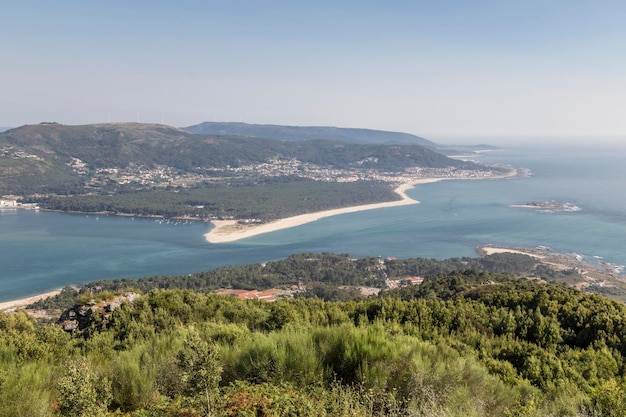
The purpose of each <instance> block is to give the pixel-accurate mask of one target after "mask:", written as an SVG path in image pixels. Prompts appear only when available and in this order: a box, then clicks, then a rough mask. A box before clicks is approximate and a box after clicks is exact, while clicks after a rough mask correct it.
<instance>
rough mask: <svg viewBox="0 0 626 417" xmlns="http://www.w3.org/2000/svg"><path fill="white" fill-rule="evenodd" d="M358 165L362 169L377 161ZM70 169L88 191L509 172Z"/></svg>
mask: <svg viewBox="0 0 626 417" xmlns="http://www.w3.org/2000/svg"><path fill="white" fill-rule="evenodd" d="M370 159H372V158H368V159H367V160H363V161H359V162H358V164H359V165H363V164H366V163H368V162H370V163H371V162H374V163H375V162H376V161H375V158H373V159H374V160H370ZM68 165H69V166H70V167H71V168H72V170H73V171H74V172H76V173H77V174H79V175H81V176H86V177H87V178H86V181H85V188H87V189H98V188H102V187H105V186H108V185H110V184H111V182H113V183H116V184H118V185H130V186H142V187H143V186H153V187H163V188H164V187H172V186H180V187H189V186H192V185H194V184H198V183H201V182H214V183H217V182H220V181H224V180H233V179H239V180H254V179H259V178H276V177H294V178H303V179H309V180H313V181H325V182H357V181H381V182H387V183H392V184H403V183H409V182H413V181H416V180H421V179H424V178H438V179H487V178H496V177H500V176H502V175H503V173H506V172H508V171H510V168H504V167H499V166H487V165H481V167H482V169H472V170H470V169H459V168H455V167H446V168H425V167H411V168H406V169H404V171H402V172H390V171H384V170H379V169H374V168H350V169H340V168H333V167H328V166H321V165H316V164H312V163H306V162H302V161H300V160H298V159H296V158H289V159H282V158H272V159H270V160H268V161H266V162H264V163H260V164H252V165H244V166H240V167H231V166H226V167H225V168H200V167H198V169H197V172H196V173H188V172H179V171H178V170H176V169H175V168H173V167H169V166H162V165H156V166H154V167H147V166H143V165H136V164H133V163H130V164H129V165H128V166H127V167H125V168H98V169H90V168H89V166H88V164H86V163H85V162H83V161H81V160H80V159H78V158H72V160H71V162H69V163H68Z"/></svg>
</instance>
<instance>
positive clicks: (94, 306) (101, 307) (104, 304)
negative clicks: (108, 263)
mask: <svg viewBox="0 0 626 417" xmlns="http://www.w3.org/2000/svg"><path fill="white" fill-rule="evenodd" d="M138 296H139V294H137V293H134V292H126V293H124V294H121V295H119V296H117V297H115V298H113V299H110V300H105V301H101V302H95V301H94V300H92V301H90V302H89V303H87V304H86V305H84V304H76V305H75V306H74V307H72V308H70V309H67V310H65V311H64V312H63V313H62V314H61V317H60V318H59V321H58V323H59V325H60V326H61V327H62V328H63V330H65V331H66V332H69V333H76V332H83V333H85V334H86V331H87V330H88V329H90V328H91V327H92V326H94V327H95V328H98V329H100V328H103V327H106V326H107V325H108V324H109V321H110V319H111V313H113V312H114V311H115V310H117V309H118V308H120V307H121V306H122V304H124V303H132V302H133V300H134V299H135V298H137V297H138Z"/></svg>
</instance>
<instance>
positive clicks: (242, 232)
mask: <svg viewBox="0 0 626 417" xmlns="http://www.w3.org/2000/svg"><path fill="white" fill-rule="evenodd" d="M516 175H517V170H516V169H513V170H511V171H510V172H509V173H508V174H505V175H502V176H498V177H492V178H489V179H502V178H511V177H515V176H516ZM464 179H468V180H469V179H475V178H422V179H418V180H414V181H410V182H406V183H403V184H400V185H399V186H398V187H397V188H396V189H395V190H394V192H395V193H396V194H398V195H399V196H400V197H401V199H400V200H396V201H388V202H384V203H372V204H364V205H361V206H352V207H343V208H338V209H331V210H324V211H318V212H314V213H307V214H300V215H298V216H293V217H287V218H284V219H278V220H274V221H272V222H269V223H265V224H260V225H239V224H238V220H213V221H211V224H212V225H213V226H214V227H213V229H211V230H210V231H209V232H208V233H206V234H205V235H204V238H205V239H206V241H207V242H209V243H230V242H235V241H238V240H241V239H247V238H249V237H253V236H258V235H261V234H265V233H271V232H276V231H279V230H283V229H288V228H291V227H296V226H301V225H303V224H307V223H311V222H314V221H317V220H320V219H323V218H325V217H330V216H337V215H340V214H347V213H355V212H359V211H365V210H375V209H379V208H387V207H396V206H405V205H410V204H419V201H418V200H414V199H412V198H411V197H409V196H408V195H406V191H407V190H410V189H412V188H414V187H415V186H416V185H418V184H428V183H433V182H439V181H445V180H464ZM480 179H484V178H480Z"/></svg>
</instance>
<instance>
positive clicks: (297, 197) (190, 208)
mask: <svg viewBox="0 0 626 417" xmlns="http://www.w3.org/2000/svg"><path fill="white" fill-rule="evenodd" d="M399 198H400V197H399V196H398V195H397V194H396V193H395V192H394V191H393V189H392V188H391V187H390V186H389V185H388V184H384V183H380V182H374V181H368V182H365V181H363V182H354V183H337V182H320V181H312V180H306V179H301V178H278V179H273V180H271V181H264V182H262V183H259V182H257V183H256V184H250V183H245V182H244V183H240V184H236V185H235V184H229V185H219V184H208V183H204V184H200V185H197V186H194V187H186V188H179V189H155V190H146V191H136V192H124V193H118V194H113V195H98V194H82V195H71V196H49V197H40V198H37V199H36V200H35V201H37V203H38V204H39V205H40V206H41V207H42V208H46V209H50V210H60V211H78V212H107V213H111V214H116V213H125V214H132V215H136V216H164V217H170V218H172V217H192V218H196V219H209V218H228V217H234V218H239V219H241V218H245V219H250V218H252V219H254V218H256V219H263V220H273V219H279V218H285V217H290V216H295V215H298V214H303V213H309V212H316V211H322V210H328V209H333V208H339V207H348V206H358V205H362V204H370V203H380V202H383V201H394V200H397V199H399Z"/></svg>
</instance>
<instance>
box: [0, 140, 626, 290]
mask: <svg viewBox="0 0 626 417" xmlns="http://www.w3.org/2000/svg"><path fill="white" fill-rule="evenodd" d="M480 159H482V160H483V161H488V162H501V163H506V164H510V165H513V166H516V167H519V168H526V169H528V170H529V172H530V175H529V176H528V177H525V178H515V179H506V180H485V181H443V182H438V183H433V184H423V185H419V186H417V187H416V188H415V189H413V190H410V191H409V192H408V194H409V195H410V196H411V197H413V198H415V199H417V200H420V201H421V204H419V205H412V206H401V207H393V208H387V209H380V210H371V211H365V212H358V213H351V214H345V215H341V216H335V217H329V218H325V219H322V220H319V221H317V222H314V223H310V224H307V225H303V226H300V227H296V228H293V229H287V230H282V231H278V232H275V233H271V234H267V235H261V236H256V237H253V238H250V239H246V240H243V241H240V242H234V243H229V244H219V245H215V244H209V243H206V242H205V241H204V239H203V234H204V233H206V232H207V231H208V230H209V229H210V227H211V226H210V225H207V224H204V223H190V224H179V225H173V224H165V223H162V224H159V223H157V222H155V221H154V220H150V219H134V220H133V219H131V218H126V217H114V216H99V217H97V216H94V215H90V216H86V215H79V214H61V213H47V212H31V211H13V210H3V211H0V301H6V300H10V299H15V298H21V297H24V296H28V295H32V294H37V293H41V292H45V291H49V290H52V289H56V288H60V287H63V286H65V285H69V284H79V283H85V282H89V281H93V280H96V279H106V278H124V277H133V278H138V277H142V276H149V275H166V274H187V273H193V272H199V271H202V270H208V269H212V268H216V267H219V266H223V265H239V264H247V263H254V262H263V261H268V260H275V259H280V258H284V257H286V256H288V255H290V254H292V253H297V252H337V253H350V254H352V255H354V256H377V255H382V256H396V257H399V258H406V257H432V258H438V259H445V258H449V257H457V256H474V255H475V254H476V251H475V249H476V247H477V246H479V245H483V244H494V245H511V246H538V245H547V246H551V247H553V248H554V249H555V250H556V251H559V252H576V253H578V254H581V255H585V256H586V257H588V258H590V259H592V258H593V256H601V257H603V258H604V260H605V261H607V262H612V263H616V264H625V263H626V193H625V192H624V190H626V163H624V162H626V147H625V146H618V145H612V146H610V147H600V148H587V149H580V148H570V147H568V148H563V147H560V148H552V149H551V148H548V147H543V148H540V149H537V148H516V149H507V150H502V151H496V152H490V153H487V154H485V155H484V156H482V157H481V158H480ZM549 200H556V201H560V202H570V203H573V204H575V205H577V206H579V207H580V208H581V211H577V212H554V213H543V212H540V211H536V210H532V209H522V208H512V207H510V205H512V204H524V203H526V202H529V201H549Z"/></svg>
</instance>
